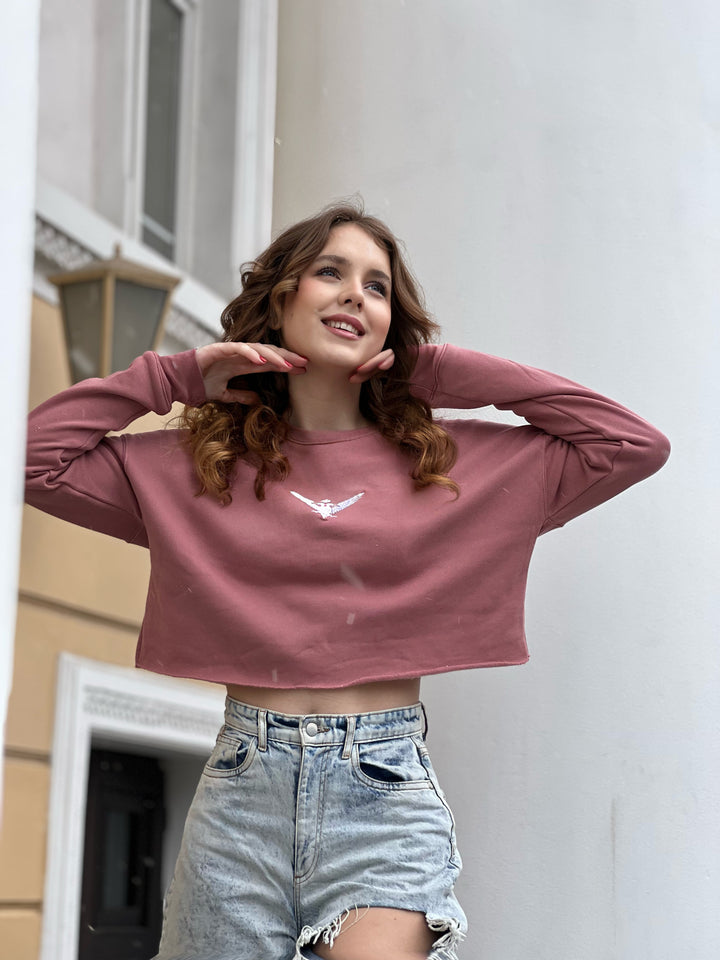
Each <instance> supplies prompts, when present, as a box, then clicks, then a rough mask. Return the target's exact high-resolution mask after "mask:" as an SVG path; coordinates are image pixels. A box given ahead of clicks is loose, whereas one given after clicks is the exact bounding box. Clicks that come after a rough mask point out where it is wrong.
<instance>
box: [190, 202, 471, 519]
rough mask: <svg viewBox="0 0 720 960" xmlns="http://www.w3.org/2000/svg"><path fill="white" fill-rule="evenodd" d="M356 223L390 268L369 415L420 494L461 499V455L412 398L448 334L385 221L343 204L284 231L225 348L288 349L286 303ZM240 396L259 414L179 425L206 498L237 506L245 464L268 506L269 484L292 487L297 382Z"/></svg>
mask: <svg viewBox="0 0 720 960" xmlns="http://www.w3.org/2000/svg"><path fill="white" fill-rule="evenodd" d="M344 223H354V224H357V225H358V226H359V227H361V228H362V229H363V230H365V231H366V233H368V234H369V235H370V236H371V237H372V238H373V240H374V241H375V242H376V243H377V244H378V246H379V247H381V248H382V249H384V250H386V251H387V254H388V257H389V259H390V268H391V278H392V285H391V299H390V306H391V322H390V330H389V333H388V336H387V339H386V341H385V347H386V348H388V347H390V348H392V350H393V351H394V353H395V362H394V364H393V366H392V367H391V368H390V370H388V371H385V372H381V373H380V374H379V375H375V376H374V377H373V378H372V379H370V380H368V381H366V382H365V383H363V384H362V385H361V388H360V411H361V413H362V415H363V416H364V417H365V418H366V419H367V420H368V421H370V422H371V423H374V424H375V425H376V426H377V429H378V431H379V432H380V433H381V434H382V436H384V437H386V438H387V439H388V440H389V441H390V442H391V443H393V444H396V445H397V446H398V447H400V448H401V449H402V450H404V451H405V452H406V453H407V454H408V462H409V469H408V474H409V476H410V477H412V480H413V481H414V485H415V487H416V488H417V489H421V488H423V487H427V486H429V485H430V484H436V485H438V486H441V487H445V488H447V489H448V490H451V491H452V492H453V493H454V494H455V495H456V496H457V495H458V493H459V488H458V485H457V483H456V482H455V481H454V480H452V479H451V478H450V477H449V476H448V475H447V474H448V471H449V470H450V469H451V468H452V466H453V464H454V463H455V459H456V456H457V450H456V447H455V443H454V441H453V440H452V438H451V437H450V436H449V435H448V433H447V432H446V431H445V430H443V429H442V427H440V426H439V425H438V424H436V423H434V422H433V418H432V412H431V410H430V408H429V406H428V405H427V404H426V403H425V402H424V401H422V400H419V399H417V398H416V397H413V396H411V394H410V374H411V373H412V369H413V366H414V363H415V349H416V348H417V347H418V346H419V345H420V344H422V343H428V342H429V341H430V340H431V339H432V338H433V336H434V335H435V334H436V333H437V331H438V330H439V328H438V325H437V324H436V323H435V322H434V321H433V320H432V318H431V317H430V315H429V314H428V313H427V311H426V309H425V307H424V306H423V302H422V295H421V292H420V288H419V286H418V284H417V283H416V281H415V279H414V278H413V276H412V273H411V272H410V269H409V268H408V266H407V264H406V263H405V260H404V257H403V254H402V252H401V250H400V247H399V244H398V241H397V239H396V238H395V237H394V236H393V234H392V233H391V231H390V230H389V229H388V228H387V227H386V226H385V224H384V223H382V221H380V220H378V219H377V218H375V217H371V216H367V215H366V214H365V213H364V211H363V209H362V206H361V205H360V204H359V203H356V202H344V203H340V204H334V205H332V206H329V207H327V208H325V209H324V210H322V211H321V212H320V213H319V214H317V215H316V216H314V217H309V218H308V219H306V220H302V221H301V222H300V223H296V224H295V225H294V226H291V227H289V228H288V229H287V230H285V231H283V232H282V233H281V234H280V235H279V236H278V237H277V238H276V239H275V240H274V241H273V242H272V243H271V244H270V246H269V247H268V248H267V249H266V250H265V251H264V252H263V253H261V254H260V256H259V257H258V258H257V259H256V260H254V261H252V262H251V263H247V264H244V265H243V269H242V274H241V277H242V292H241V293H240V294H239V295H238V296H237V297H236V298H235V299H234V300H233V301H232V302H231V303H229V304H228V306H227V307H226V308H225V310H224V311H223V313H222V316H221V322H222V326H223V330H224V331H225V335H224V337H223V340H224V341H235V342H242V343H270V344H275V345H276V346H282V339H281V333H280V329H279V327H280V324H281V320H282V314H283V304H284V300H285V296H286V294H287V293H289V292H291V291H294V290H296V289H297V285H298V280H299V278H300V276H301V274H302V273H303V272H304V271H305V270H306V269H307V268H308V267H309V266H310V264H312V263H313V262H314V261H315V260H316V259H317V257H318V256H319V254H320V253H321V251H322V250H323V248H324V247H325V244H326V243H327V240H328V236H329V235H330V231H331V230H332V229H333V227H335V226H338V225H339V224H344ZM231 386H246V387H249V388H250V389H252V390H253V391H255V392H256V393H257V394H258V395H259V396H260V402H259V403H257V404H255V405H252V406H244V405H242V404H239V403H222V402H220V401H217V400H210V401H208V402H207V403H204V404H202V405H201V406H199V407H189V406H186V407H185V409H184V411H183V413H181V414H180V417H179V418H178V419H179V425H180V426H181V427H184V428H186V431H187V433H186V437H187V442H188V444H189V446H190V449H191V451H192V457H193V462H194V464H195V470H196V472H197V475H198V478H199V480H200V489H199V491H198V492H199V494H204V493H209V494H211V495H213V496H215V497H217V498H218V499H219V500H220V501H221V502H222V503H229V502H230V500H231V484H232V476H233V471H234V468H235V465H236V462H237V460H238V458H239V457H243V458H244V459H245V460H247V461H249V462H251V463H252V464H253V466H256V468H257V473H256V476H255V485H254V487H255V496H256V497H257V499H258V500H264V499H265V483H266V481H268V480H284V479H285V478H286V477H287V476H288V474H289V473H290V463H289V461H288V458H287V456H286V455H285V453H284V452H283V441H284V440H285V439H286V437H287V433H288V429H289V423H288V415H289V413H290V397H289V393H288V378H287V377H286V376H283V375H282V374H278V373H259V374H254V375H253V376H252V378H251V379H250V380H247V381H242V379H241V378H235V381H231Z"/></svg>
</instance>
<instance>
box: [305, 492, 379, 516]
mask: <svg viewBox="0 0 720 960" xmlns="http://www.w3.org/2000/svg"><path fill="white" fill-rule="evenodd" d="M290 493H291V494H292V495H293V496H294V497H297V498H298V500H302V502H303V503H306V504H307V505H308V506H309V507H311V508H312V510H313V511H314V512H315V513H317V514H318V515H319V516H320V517H321V519H322V520H330V518H331V517H334V516H337V514H338V513H340V511H341V510H345V508H346V507H349V506H350V505H351V504H353V503H357V501H358V500H359V499H360V497H362V496H364V495H365V491H364V490H363V491H362V493H356V494H355V496H354V497H350V499H349V500H343V501H342V502H341V503H333V502H332V500H327V499H326V500H319V501H318V502H317V503H316V502H315V501H314V500H308V498H307V497H304V496H303V495H302V494H301V493H296V492H295V491H294V490H291V491H290Z"/></svg>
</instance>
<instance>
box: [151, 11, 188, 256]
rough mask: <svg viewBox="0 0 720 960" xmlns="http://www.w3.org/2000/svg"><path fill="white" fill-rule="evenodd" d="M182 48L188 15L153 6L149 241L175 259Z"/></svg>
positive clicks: (152, 245) (158, 249)
mask: <svg viewBox="0 0 720 960" xmlns="http://www.w3.org/2000/svg"><path fill="white" fill-rule="evenodd" d="M181 42H182V13H181V12H180V11H179V10H178V9H177V7H176V6H175V5H174V4H173V3H171V2H170V0H150V35H149V41H148V74H147V115H146V123H145V202H144V215H143V241H144V242H145V243H147V244H148V245H149V246H151V247H153V248H154V249H155V250H157V251H158V252H160V253H162V254H164V255H165V256H166V257H168V258H170V259H172V257H173V255H174V252H175V196H176V189H177V152H178V112H179V103H180V45H181Z"/></svg>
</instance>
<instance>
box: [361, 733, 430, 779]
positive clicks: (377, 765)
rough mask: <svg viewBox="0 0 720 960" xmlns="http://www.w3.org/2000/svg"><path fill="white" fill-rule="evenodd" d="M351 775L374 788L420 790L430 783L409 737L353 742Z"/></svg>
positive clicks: (416, 749) (415, 747)
mask: <svg viewBox="0 0 720 960" xmlns="http://www.w3.org/2000/svg"><path fill="white" fill-rule="evenodd" d="M352 768H353V773H354V774H355V777H356V778H357V779H358V780H359V781H360V782H361V783H364V784H365V785H366V786H368V787H373V789H375V790H422V789H426V788H432V783H431V781H430V778H429V776H428V772H427V770H426V769H425V767H424V765H423V763H422V762H421V760H420V756H419V754H418V748H417V746H416V744H415V742H414V741H413V740H412V739H411V738H410V737H398V738H397V739H391V740H372V741H370V742H369V743H362V742H361V743H356V744H354V746H353V750H352Z"/></svg>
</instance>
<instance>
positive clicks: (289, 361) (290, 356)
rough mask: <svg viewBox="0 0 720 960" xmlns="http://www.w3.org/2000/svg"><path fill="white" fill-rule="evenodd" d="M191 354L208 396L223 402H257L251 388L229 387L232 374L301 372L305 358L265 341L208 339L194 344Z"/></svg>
mask: <svg viewBox="0 0 720 960" xmlns="http://www.w3.org/2000/svg"><path fill="white" fill-rule="evenodd" d="M195 357H196V359H197V362H198V366H199V367H200V372H201V373H202V376H203V382H204V383H205V393H206V394H207V398H208V400H222V401H223V402H224V403H244V404H253V403H257V402H258V400H259V397H258V395H257V394H256V393H254V392H253V391H252V390H242V389H230V388H229V387H228V381H229V380H232V379H233V377H245V376H248V375H249V374H253V373H268V372H270V371H271V370H274V371H275V372H276V373H287V374H298V373H305V367H306V365H307V360H306V358H305V357H301V356H300V354H299V353H293V352H292V350H286V349H285V348H284V347H276V346H274V345H272V344H267V343H234V342H231V343H209V344H208V345H207V346H205V347H198V349H197V350H196V351H195Z"/></svg>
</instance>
